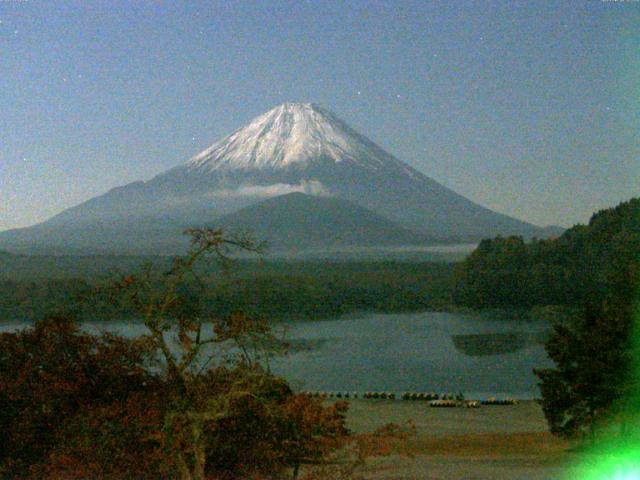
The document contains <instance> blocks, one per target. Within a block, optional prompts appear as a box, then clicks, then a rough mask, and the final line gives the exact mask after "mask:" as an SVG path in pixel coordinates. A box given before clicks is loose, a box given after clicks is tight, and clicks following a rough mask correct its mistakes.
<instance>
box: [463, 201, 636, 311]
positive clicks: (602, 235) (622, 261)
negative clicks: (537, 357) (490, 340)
mask: <svg viewBox="0 0 640 480" xmlns="http://www.w3.org/2000/svg"><path fill="white" fill-rule="evenodd" d="M639 258H640V199H638V198H636V199H632V200H630V201H628V202H624V203H621V204H620V205H618V206H617V207H615V208H611V209H607V210H602V211H600V212H597V213H596V214H594V215H593V216H592V217H591V220H590V221H589V224H588V225H586V226H585V225H577V226H575V227H573V228H571V229H569V230H567V231H566V232H565V233H564V234H563V235H562V236H560V237H559V238H556V239H549V240H535V239H534V240H533V241H531V242H529V243H525V242H524V241H523V239H522V238H520V237H508V238H502V237H497V238H495V239H492V240H483V241H482V242H481V243H480V244H479V246H478V248H477V249H476V250H475V251H474V252H473V253H472V254H471V255H470V256H469V257H468V259H467V260H466V261H465V262H463V263H462V264H460V265H459V266H458V267H457V268H456V272H455V287H454V291H453V300H454V302H455V303H456V304H459V305H465V306H468V307H472V308H509V307H524V308H528V307H532V306H536V305H567V306H581V305H584V304H586V303H593V304H598V303H600V302H601V301H602V299H603V298H604V296H605V295H606V294H607V292H608V291H610V290H611V288H612V285H613V282H615V281H617V280H616V275H617V272H619V271H621V270H624V269H625V268H626V266H627V265H628V264H630V263H637V262H638V261H639ZM623 267H624V268H623Z"/></svg>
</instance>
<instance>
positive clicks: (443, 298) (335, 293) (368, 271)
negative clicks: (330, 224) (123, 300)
mask: <svg viewBox="0 0 640 480" xmlns="http://www.w3.org/2000/svg"><path fill="white" fill-rule="evenodd" d="M46 261H47V262H49V261H51V260H50V259H47V260H46ZM153 268H155V269H157V271H159V272H162V271H165V270H166V269H167V268H169V267H168V264H167V262H166V260H165V261H162V262H160V263H159V264H155V266H154V267H153ZM198 274H199V276H198V281H197V282H195V281H194V282H191V283H190V284H188V285H186V286H185V287H184V291H183V292H182V294H183V295H185V296H192V297H193V298H197V299H198V303H200V304H201V305H202V306H203V308H206V309H207V310H208V311H210V312H211V313H215V314H216V315H219V316H224V315H228V314H231V313H232V312H235V311H243V312H245V313H247V314H250V315H261V316H264V317H266V318H269V319H273V320H280V319H298V318H313V319H317V318H329V317H334V316H338V315H343V314H348V313H353V312H358V311H376V312H401V311H416V310H425V309H437V308H443V307H444V306H446V305H448V304H449V303H450V302H451V290H452V286H453V265H452V264H448V263H430V262H420V263H410V262H394V261H381V262H327V261H304V262H302V261H297V262H284V261H278V262H262V263H258V262H256V261H239V262H236V263H234V264H233V265H232V266H231V267H230V269H229V270H228V271H227V272H224V271H223V270H221V269H220V268H218V267H214V266H209V267H204V268H201V269H200V270H199V272H198ZM119 276H126V274H123V273H120V274H115V273H114V274H113V275H102V276H100V277H91V276H86V277H84V278H82V277H81V278H78V279H64V278H58V279H42V278H39V279H34V280H27V279H19V280H0V316H1V317H2V318H4V319H5V320H21V319H30V320H37V319H39V318H43V317H44V316H45V315H47V314H58V315H66V316H71V317H73V318H77V319H78V320H98V319H108V318H113V317H117V316H120V317H128V316H129V315H130V312H127V311H126V309H119V308H116V307H115V306H114V304H113V303H112V302H111V301H110V299H108V298H103V297H101V295H100V289H101V285H105V284H109V283H110V282H111V281H112V280H113V279H114V278H117V277H119Z"/></svg>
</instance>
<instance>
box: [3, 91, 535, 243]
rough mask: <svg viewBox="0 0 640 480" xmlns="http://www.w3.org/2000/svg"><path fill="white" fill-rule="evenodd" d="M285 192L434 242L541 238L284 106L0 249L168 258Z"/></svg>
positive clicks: (333, 126)
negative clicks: (208, 227)
mask: <svg viewBox="0 0 640 480" xmlns="http://www.w3.org/2000/svg"><path fill="white" fill-rule="evenodd" d="M292 192H302V193H307V194H313V195H318V194H321V195H323V196H335V197H340V198H343V199H346V200H349V201H351V202H352V203H355V204H357V205H359V206H361V207H363V208H366V209H368V210H370V211H372V212H374V213H376V214H378V215H380V216H382V217H385V218H387V219H388V220H390V221H392V222H395V223H397V224H399V225H401V226H402V227H404V228H405V229H408V230H412V231H415V232H418V233H420V234H421V235H424V236H427V237H429V238H431V239H434V240H447V241H448V240H460V241H469V240H470V241H473V240H479V239H481V238H484V237H492V236H495V235H512V234H516V235H523V236H525V237H532V236H539V237H544V236H546V235H545V234H546V233H547V232H546V231H545V230H544V229H541V228H539V227H536V226H534V225H531V224H529V223H526V222H522V221H520V220H517V219H514V218H511V217H508V216H506V215H502V214H499V213H496V212H493V211H491V210H489V209H487V208H485V207H482V206H480V205H478V204H476V203H473V202H472V201H470V200H468V199H466V198H465V197H463V196H461V195H459V194H457V193H456V192H454V191H452V190H450V189H448V188H446V187H444V186H442V185H440V184H439V183H437V182H436V181H434V180H433V179H431V178H429V177H427V176H425V175H424V174H422V173H420V172H418V171H417V170H415V169H414V168H412V167H410V166H409V165H407V164H405V163H403V162H401V161H400V160H398V159H397V158H395V157H394V156H393V155H391V154H389V153H387V152H386V151H384V150H383V149H382V148H380V147H379V146H377V145H376V144H375V143H373V142H372V141H371V140H369V139H367V138H366V137H364V136H363V135H361V134H359V133H358V132H356V131H355V130H353V129H352V128H351V127H349V126H348V125H347V124H346V123H345V122H343V121H342V120H340V119H339V118H337V117H336V116H335V115H334V114H332V113H331V112H329V111H327V110H325V109H323V108H321V107H319V106H317V105H312V104H298V103H287V104H284V105H281V106H279V107H276V108H274V109H272V110H271V111H269V112H267V113H265V114H264V115H261V116H260V117H257V118H256V119H255V120H253V121H252V122H250V123H249V124H248V125H247V126H245V127H242V128H240V129H238V130H236V131H235V132H233V133H232V134H231V135H229V136H227V137H225V138H224V139H222V140H220V141H219V142H217V143H215V144H213V145H212V146H211V147H209V148H208V149H206V150H204V151H203V152H201V153H200V154H198V155H196V156H195V157H193V158H192V159H190V160H188V161H187V162H185V163H183V164H182V165H178V166H177V167H174V168H172V169H170V170H168V171H166V172H164V173H161V174H160V175H157V176H156V177H154V178H152V179H151V180H149V181H146V182H134V183H131V184H128V185H125V186H123V187H119V188H115V189H113V190H111V191H109V192H107V193H106V194H104V195H101V196H99V197H95V198H92V199H90V200H88V201H86V202H84V203H82V204H80V205H78V206H75V207H73V208H70V209H68V210H65V211H64V212H62V213H60V214H59V215H56V216H55V217H52V218H51V219H49V220H47V221H46V222H43V223H42V224H40V225H37V226H35V227H31V228H26V229H20V230H16V231H10V232H0V248H6V249H9V250H11V249H14V250H15V249H16V248H18V249H20V250H22V251H29V250H30V249H32V248H37V249H38V250H43V249H44V250H47V248H50V247H51V248H54V249H62V250H64V249H65V248H67V247H68V248H71V249H73V250H74V251H76V250H79V251H87V252H93V251H98V250H99V251H121V250H122V248H123V247H124V248H125V249H126V251H131V250H132V249H133V251H136V252H142V251H144V249H145V248H146V246H147V245H148V244H149V243H153V244H154V247H153V249H154V253H161V252H162V251H164V250H163V249H166V253H173V251H172V249H173V248H174V247H175V248H177V247H176V246H178V245H182V243H181V242H178V243H177V244H176V243H175V240H174V239H175V238H177V237H176V235H178V233H177V232H180V231H181V230H182V229H184V228H186V227H189V226H194V225H202V224H204V223H206V222H210V221H211V219H212V218H216V217H219V216H222V215H225V214H229V213H232V212H234V211H237V210H239V209H241V208H244V207H247V206H249V205H252V204H255V203H258V202H260V201H262V200H264V199H265V198H269V197H274V196H278V195H282V194H286V193H292ZM152 236H155V238H151V237H152ZM127 237H129V240H128V241H127ZM180 248H182V247H180ZM157 249H159V250H160V252H158V251H157Z"/></svg>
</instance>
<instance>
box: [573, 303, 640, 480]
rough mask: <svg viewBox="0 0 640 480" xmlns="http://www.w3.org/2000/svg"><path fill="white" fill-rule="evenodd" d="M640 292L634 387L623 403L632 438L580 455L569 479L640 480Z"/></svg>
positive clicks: (615, 440)
mask: <svg viewBox="0 0 640 480" xmlns="http://www.w3.org/2000/svg"><path fill="white" fill-rule="evenodd" d="M638 299H640V290H639V291H638V293H637V294H636V302H635V305H636V306H635V309H634V310H635V314H634V323H633V330H632V340H633V344H632V348H633V352H634V359H633V363H634V365H633V375H634V377H633V378H632V381H633V385H632V387H631V389H630V392H629V394H628V397H627V398H625V399H624V401H623V402H622V404H621V406H622V412H623V416H624V417H626V421H627V422H628V424H629V426H630V427H631V432H630V435H628V436H626V437H624V438H621V436H614V437H606V438H603V439H601V440H600V441H598V442H597V443H596V444H594V445H593V446H592V447H591V448H590V449H588V450H587V452H586V453H584V454H582V455H580V460H579V463H578V464H577V465H576V466H574V468H570V469H569V471H568V472H567V476H566V477H565V478H566V480H577V479H579V480H640V435H639V433H640V429H639V428H638V427H637V426H640V420H639V419H640V408H639V407H640V301H639V300H638Z"/></svg>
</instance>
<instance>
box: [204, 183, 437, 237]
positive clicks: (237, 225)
mask: <svg viewBox="0 0 640 480" xmlns="http://www.w3.org/2000/svg"><path fill="white" fill-rule="evenodd" d="M213 225H215V226H216V227H223V228H225V229H228V230H233V231H251V232H253V234H254V235H255V236H256V238H260V239H263V240H266V241H267V242H268V244H269V246H270V248H272V249H275V250H279V249H285V248H287V249H288V248H295V249H297V250H301V249H305V248H316V247H335V246H372V245H376V246H378V245H380V246H382V245H417V244H424V243H426V241H427V239H426V238H425V237H424V236H423V235H419V234H416V233H414V232H411V231H409V230H407V229H405V228H403V227H401V226H399V225H397V224H395V223H394V222H391V221H389V220H387V219H386V218H384V217H381V216H380V215H378V214H376V213H373V212H371V211H369V210H367V209H365V208H362V207H360V206H358V205H356V204H354V203H352V202H349V201H347V200H343V199H340V198H335V197H333V198H330V197H319V196H311V195H305V194H303V193H289V194H286V195H281V196H278V197H275V198H270V199H268V200H265V201H263V202H260V203H258V204H256V205H251V206H249V207H245V208H243V209H241V210H239V211H238V212H234V213H231V214H228V215H225V216H223V217H221V218H219V219H217V220H216V221H215V222H213V224H212V226H213Z"/></svg>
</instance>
